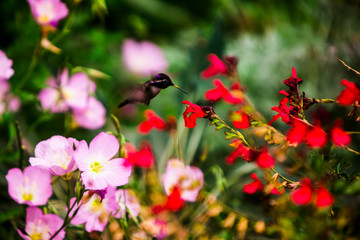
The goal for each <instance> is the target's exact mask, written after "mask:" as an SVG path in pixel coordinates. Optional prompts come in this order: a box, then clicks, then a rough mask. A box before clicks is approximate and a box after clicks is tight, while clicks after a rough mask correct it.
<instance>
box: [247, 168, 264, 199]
mask: <svg viewBox="0 0 360 240" xmlns="http://www.w3.org/2000/svg"><path fill="white" fill-rule="evenodd" d="M250 177H251V178H252V179H254V181H253V182H252V183H249V184H245V185H244V188H243V192H244V193H247V194H254V193H255V192H257V191H262V190H263V188H264V186H263V184H262V183H261V182H260V180H259V179H258V177H257V176H256V174H255V173H252V174H251V176H250Z"/></svg>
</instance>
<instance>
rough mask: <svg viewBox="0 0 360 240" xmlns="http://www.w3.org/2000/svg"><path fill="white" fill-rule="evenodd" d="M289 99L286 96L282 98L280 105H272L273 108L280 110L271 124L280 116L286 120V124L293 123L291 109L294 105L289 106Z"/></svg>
mask: <svg viewBox="0 0 360 240" xmlns="http://www.w3.org/2000/svg"><path fill="white" fill-rule="evenodd" d="M288 101H289V99H288V98H284V99H281V100H280V103H279V106H278V107H276V106H275V107H272V108H271V110H273V111H276V112H278V113H279V114H276V115H275V116H274V117H273V118H272V119H271V121H270V122H269V125H271V124H272V123H273V122H275V121H276V120H277V119H278V118H279V117H281V120H282V121H283V122H285V123H286V124H288V125H289V124H290V123H291V118H290V110H291V109H292V108H293V106H290V107H288V106H287V103H288Z"/></svg>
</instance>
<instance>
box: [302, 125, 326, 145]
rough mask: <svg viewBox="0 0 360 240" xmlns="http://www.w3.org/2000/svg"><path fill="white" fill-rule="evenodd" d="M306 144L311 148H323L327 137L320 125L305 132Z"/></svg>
mask: <svg viewBox="0 0 360 240" xmlns="http://www.w3.org/2000/svg"><path fill="white" fill-rule="evenodd" d="M305 141H306V144H307V145H308V146H309V147H311V148H317V147H323V146H325V144H326V141H327V135H326V132H325V131H324V130H322V128H321V127H320V125H317V126H314V127H312V128H310V129H308V131H307V132H306V136H305Z"/></svg>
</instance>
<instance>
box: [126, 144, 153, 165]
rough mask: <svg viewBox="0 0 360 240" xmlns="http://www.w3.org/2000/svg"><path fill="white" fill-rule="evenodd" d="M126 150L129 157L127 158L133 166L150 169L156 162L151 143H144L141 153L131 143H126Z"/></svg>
mask: <svg viewBox="0 0 360 240" xmlns="http://www.w3.org/2000/svg"><path fill="white" fill-rule="evenodd" d="M125 150H126V155H127V156H126V157H125V158H126V159H127V160H128V161H129V163H130V164H131V165H132V166H138V167H142V168H149V167H151V166H152V165H153V164H154V162H155V158H154V155H153V153H152V150H151V145H150V143H149V142H146V141H145V142H142V143H141V145H140V150H139V151H138V150H137V149H136V148H135V146H134V145H132V144H131V143H125Z"/></svg>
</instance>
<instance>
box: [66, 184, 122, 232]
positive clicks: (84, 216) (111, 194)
mask: <svg viewBox="0 0 360 240" xmlns="http://www.w3.org/2000/svg"><path fill="white" fill-rule="evenodd" d="M84 199H86V201H84ZM74 202H75V198H72V199H71V200H70V205H72V204H73V203H74ZM80 204H82V205H81V206H80V209H79V211H78V212H77V214H76V216H75V217H74V218H73V219H72V220H71V223H72V224H75V225H79V224H83V223H85V230H86V231H87V232H92V231H104V229H105V227H106V225H107V223H108V220H109V216H110V215H111V214H112V213H115V212H116V211H117V210H118V208H119V206H118V203H117V202H116V199H115V188H113V187H109V188H107V192H106V194H105V198H104V199H103V200H102V199H101V197H100V196H99V195H97V194H93V195H91V196H90V195H89V193H88V192H87V193H85V195H84V197H83V200H81V201H80ZM76 207H77V206H76ZM76 207H75V208H76Z"/></svg>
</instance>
